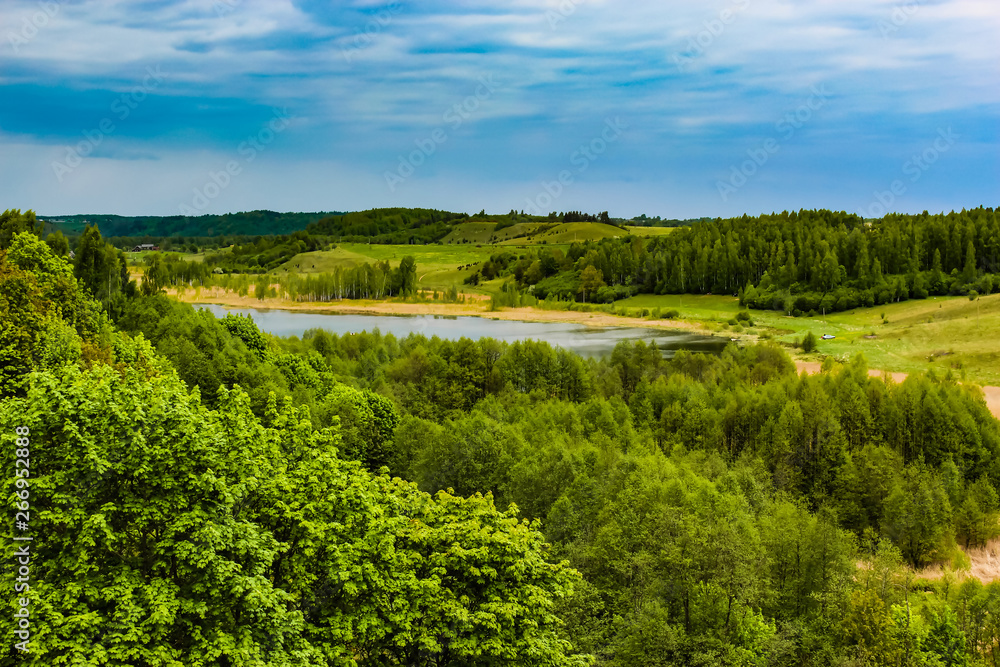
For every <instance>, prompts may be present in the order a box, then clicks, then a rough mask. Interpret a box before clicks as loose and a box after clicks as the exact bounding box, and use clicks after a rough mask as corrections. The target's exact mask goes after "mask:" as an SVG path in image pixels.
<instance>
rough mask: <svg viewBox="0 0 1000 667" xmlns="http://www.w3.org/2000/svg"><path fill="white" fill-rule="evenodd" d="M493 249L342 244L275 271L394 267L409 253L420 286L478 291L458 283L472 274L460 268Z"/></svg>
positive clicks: (463, 245) (462, 246) (493, 249)
mask: <svg viewBox="0 0 1000 667" xmlns="http://www.w3.org/2000/svg"><path fill="white" fill-rule="evenodd" d="M495 252H497V249H496V248H495V247H491V246H482V247H477V246H475V245H471V244H461V245H412V246H398V245H376V244H372V245H368V244H366V243H344V244H341V245H340V246H338V247H337V248H336V249H334V250H325V251H319V252H309V253H304V254H302V255H297V256H296V257H294V258H292V259H291V260H290V261H288V262H286V263H285V264H284V265H282V266H281V267H280V268H279V269H278V270H277V271H276V273H278V274H281V273H284V272H288V271H292V272H297V273H324V272H329V271H332V270H333V269H334V268H336V267H338V266H341V267H349V266H357V265H359V264H364V263H366V262H368V263H374V262H378V261H382V260H385V261H388V262H389V263H390V264H392V265H393V266H398V265H399V261H400V260H401V259H402V258H403V257H405V256H406V255H413V257H414V258H415V259H416V260H417V283H418V285H419V286H420V287H421V288H422V289H430V290H433V289H437V290H445V289H447V288H449V287H451V286H452V285H456V286H457V287H458V288H459V289H460V290H461V289H465V290H466V291H470V292H474V291H481V290H475V289H473V288H470V287H465V286H463V285H462V281H463V280H465V279H466V278H467V277H468V276H469V275H471V274H472V270H471V269H462V268H460V267H463V266H466V265H468V264H476V263H478V262H484V261H486V260H488V259H489V258H490V255H492V254H493V253H495Z"/></svg>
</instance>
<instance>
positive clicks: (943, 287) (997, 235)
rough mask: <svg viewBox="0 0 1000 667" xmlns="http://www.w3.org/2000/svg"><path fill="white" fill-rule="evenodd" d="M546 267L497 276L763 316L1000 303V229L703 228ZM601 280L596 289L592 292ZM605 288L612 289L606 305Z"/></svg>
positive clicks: (920, 222)
mask: <svg viewBox="0 0 1000 667" xmlns="http://www.w3.org/2000/svg"><path fill="white" fill-rule="evenodd" d="M529 254H530V253H529ZM541 259H542V257H541V256H540V255H539V257H538V258H537V259H536V260H530V258H529V257H528V256H525V258H524V260H528V261H529V264H528V266H519V265H520V264H521V263H520V262H519V263H515V264H513V265H512V266H511V268H505V269H501V270H500V271H499V272H498V274H499V275H510V276H513V277H514V278H515V279H516V280H517V281H518V284H519V286H520V287H521V288H522V289H528V288H529V287H532V286H534V287H533V289H534V290H535V291H536V293H537V291H538V290H539V289H541V290H542V291H543V292H545V293H555V294H558V295H559V296H560V298H575V299H576V300H581V301H582V300H583V297H584V293H587V294H590V295H591V297H590V299H591V300H596V301H601V302H607V301H611V300H613V299H616V298H622V297H623V296H628V295H630V294H634V293H636V292H644V293H656V294H709V293H712V294H720V293H721V294H734V295H737V294H738V295H739V296H740V297H741V300H742V302H743V303H744V304H745V305H748V306H750V307H754V308H764V309H777V310H785V311H787V312H789V313H805V312H811V311H816V312H823V311H825V312H829V311H832V310H845V309H851V308H856V307H858V306H872V305H876V304H882V303H888V302H890V301H898V300H903V299H909V298H926V297H927V296H928V295H931V294H935V295H944V294H963V295H964V294H969V293H970V292H971V291H975V292H976V293H978V294H989V293H992V292H993V291H995V290H996V289H997V288H998V286H1000V278H998V277H997V273H998V272H1000V217H998V215H997V212H996V211H995V210H994V209H992V208H978V209H974V210H971V211H961V212H952V213H949V214H944V215H930V214H927V213H923V214H920V215H903V214H893V215H889V216H886V217H885V218H883V219H881V220H863V219H861V218H859V217H858V216H856V215H852V214H847V213H837V212H832V211H825V210H820V211H799V212H784V213H780V214H771V215H762V216H759V217H755V218H751V217H748V216H743V217H741V218H732V219H725V220H723V219H717V220H710V221H699V222H695V223H694V224H691V225H690V226H685V227H680V228H678V229H676V230H675V231H673V232H672V233H670V234H666V235H662V236H657V237H652V238H650V239H640V238H634V237H628V238H613V239H604V240H602V241H599V242H596V243H590V242H588V243H586V244H575V245H574V246H573V247H571V248H570V249H569V251H568V252H567V253H566V254H565V255H564V256H562V257H561V258H559V260H558V261H556V262H555V263H554V264H553V263H551V262H550V264H551V266H550V269H551V268H554V269H555V270H546V267H545V264H544V263H541V264H539V267H538V268H539V269H540V270H539V271H535V272H532V273H529V272H528V271H527V268H528V267H529V266H530V261H540V260H541ZM491 261H492V260H491ZM493 264H494V267H495V265H496V262H493ZM483 268H484V269H485V266H484V267H483ZM518 268H519V270H517V271H515V269H518ZM591 268H592V269H593V271H591V272H590V273H589V274H588V280H587V282H588V283H589V284H590V285H591V288H590V289H584V286H583V282H584V281H583V278H584V271H586V270H587V269H591ZM595 272H596V273H595ZM593 286H597V287H596V289H595V288H594V287H593ZM602 286H606V287H607V288H608V289H606V290H605V291H604V292H602V293H601V294H600V295H599V296H598V294H597V291H598V290H599V289H600V287H602ZM615 287H619V288H620V289H617V290H615V289H612V288H615Z"/></svg>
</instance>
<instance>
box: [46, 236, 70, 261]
mask: <svg viewBox="0 0 1000 667" xmlns="http://www.w3.org/2000/svg"><path fill="white" fill-rule="evenodd" d="M45 243H47V244H48V246H49V247H50V248H52V252H54V253H55V254H57V255H59V256H60V257H68V256H69V239H67V238H66V237H65V236H63V233H62V232H61V231H55V232H52V233H51V234H49V235H48V236H46V237H45Z"/></svg>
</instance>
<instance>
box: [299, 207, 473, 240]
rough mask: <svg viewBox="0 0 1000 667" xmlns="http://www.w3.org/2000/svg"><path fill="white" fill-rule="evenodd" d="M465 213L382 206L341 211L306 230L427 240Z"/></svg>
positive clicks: (440, 235) (363, 237)
mask: <svg viewBox="0 0 1000 667" xmlns="http://www.w3.org/2000/svg"><path fill="white" fill-rule="evenodd" d="M468 217H469V216H468V214H466V213H452V212H449V211H437V210H433V209H422V208H382V209H372V210H370V211H360V212H357V213H342V214H338V215H332V216H330V217H328V218H324V219H323V220H320V221H319V222H316V223H314V224H311V225H309V227H308V228H307V231H308V232H309V233H311V234H316V235H322V236H335V237H338V238H339V239H341V240H344V241H369V240H370V241H373V242H375V243H413V242H420V243H427V242H431V241H437V240H438V239H441V238H444V237H445V236H447V235H448V233H449V232H451V229H452V226H453V225H454V224H455V223H456V222H460V221H464V220H465V219H467V218H468Z"/></svg>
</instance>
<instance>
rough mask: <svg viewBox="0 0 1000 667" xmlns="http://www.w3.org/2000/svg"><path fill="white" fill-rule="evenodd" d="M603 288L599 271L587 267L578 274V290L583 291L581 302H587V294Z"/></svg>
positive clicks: (602, 278) (602, 277)
mask: <svg viewBox="0 0 1000 667" xmlns="http://www.w3.org/2000/svg"><path fill="white" fill-rule="evenodd" d="M602 287H604V276H603V275H602V274H601V272H600V270H599V269H597V268H596V267H593V266H588V267H587V268H585V269H584V270H583V271H581V272H580V289H581V290H582V291H583V300H584V302H586V301H587V293H588V292H589V293H590V294H591V295H592V294H594V292H596V291H597V290H599V289H600V288H602Z"/></svg>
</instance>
